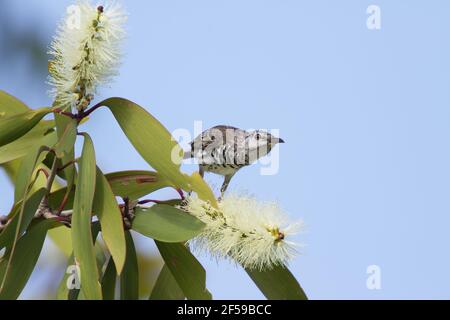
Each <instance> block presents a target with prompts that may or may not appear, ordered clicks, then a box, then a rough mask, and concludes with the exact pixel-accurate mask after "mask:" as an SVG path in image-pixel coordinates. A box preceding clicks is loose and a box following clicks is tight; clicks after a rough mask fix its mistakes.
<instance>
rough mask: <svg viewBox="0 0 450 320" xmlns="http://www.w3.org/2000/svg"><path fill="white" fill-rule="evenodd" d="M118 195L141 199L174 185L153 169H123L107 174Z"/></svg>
mask: <svg viewBox="0 0 450 320" xmlns="http://www.w3.org/2000/svg"><path fill="white" fill-rule="evenodd" d="M106 179H108V182H109V184H110V185H111V188H112V190H113V192H114V194H115V195H116V196H119V197H122V198H125V197H128V198H130V199H139V198H142V197H143V196H146V195H148V194H150V193H152V192H155V191H157V190H159V189H162V188H166V187H174V186H173V184H172V183H171V182H170V181H169V180H168V179H166V178H164V177H162V176H161V175H159V174H158V173H156V172H152V171H122V172H114V173H109V174H107V175H106Z"/></svg>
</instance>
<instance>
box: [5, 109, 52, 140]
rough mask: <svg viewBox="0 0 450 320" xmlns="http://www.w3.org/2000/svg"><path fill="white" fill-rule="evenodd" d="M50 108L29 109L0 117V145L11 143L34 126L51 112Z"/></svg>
mask: <svg viewBox="0 0 450 320" xmlns="http://www.w3.org/2000/svg"><path fill="white" fill-rule="evenodd" d="M51 112H52V109H51V108H42V109H38V110H29V111H26V112H23V113H19V114H14V115H11V116H5V117H1V118H0V147H1V146H4V145H7V144H8V143H11V142H12V141H14V140H17V139H19V138H20V137H22V136H23V135H25V134H26V133H27V132H28V131H30V130H31V129H33V128H34V126H36V125H37V124H38V122H39V121H41V120H42V118H43V117H45V116H46V115H47V114H49V113H51Z"/></svg>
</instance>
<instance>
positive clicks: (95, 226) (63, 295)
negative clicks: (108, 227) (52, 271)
mask: <svg viewBox="0 0 450 320" xmlns="http://www.w3.org/2000/svg"><path fill="white" fill-rule="evenodd" d="M91 230H92V241H93V242H94V243H95V242H96V240H97V237H98V234H99V232H100V224H99V223H98V222H94V223H92V225H91ZM96 244H97V243H96ZM71 266H75V258H74V254H73V252H72V253H71V254H69V258H68V260H67V268H66V270H65V273H64V276H63V278H62V280H61V282H60V284H59V287H58V290H57V295H56V298H57V299H58V300H77V299H78V297H79V296H80V290H78V289H71V290H69V288H68V283H67V281H68V279H69V276H71V275H72V274H71V273H68V272H67V271H71V272H73V270H69V267H71Z"/></svg>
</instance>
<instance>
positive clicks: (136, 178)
mask: <svg viewBox="0 0 450 320" xmlns="http://www.w3.org/2000/svg"><path fill="white" fill-rule="evenodd" d="M105 177H106V179H107V180H108V183H109V185H110V187H111V190H112V192H113V193H114V195H115V196H118V197H123V198H124V197H129V198H130V199H138V198H141V197H143V196H146V195H148V194H150V193H152V192H154V191H157V190H159V189H161V188H165V187H171V185H170V184H169V182H168V180H167V179H165V178H163V177H161V176H159V175H158V174H157V173H155V172H151V171H123V172H115V173H109V174H107V175H105ZM66 192H67V189H66V188H63V189H59V190H57V191H55V192H53V193H52V194H51V195H50V204H51V205H52V206H57V205H59V203H61V201H62V200H63V198H64V195H65V194H66ZM74 194H75V189H73V190H71V192H70V194H69V196H68V200H67V204H66V206H65V209H66V210H70V209H72V208H73V197H74Z"/></svg>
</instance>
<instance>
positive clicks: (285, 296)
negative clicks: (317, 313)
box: [246, 266, 308, 300]
mask: <svg viewBox="0 0 450 320" xmlns="http://www.w3.org/2000/svg"><path fill="white" fill-rule="evenodd" d="M246 271H247V274H248V275H249V276H250V278H252V280H253V282H255V284H256V285H257V286H258V288H259V290H261V292H262V293H263V294H264V296H265V297H266V298H267V299H269V300H308V298H307V296H306V294H305V292H304V291H303V289H302V287H301V286H300V284H299V283H298V282H297V280H296V279H295V277H294V276H293V275H292V273H291V272H290V271H289V269H287V268H286V267H283V266H277V267H274V268H273V269H272V270H266V271H257V270H246Z"/></svg>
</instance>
